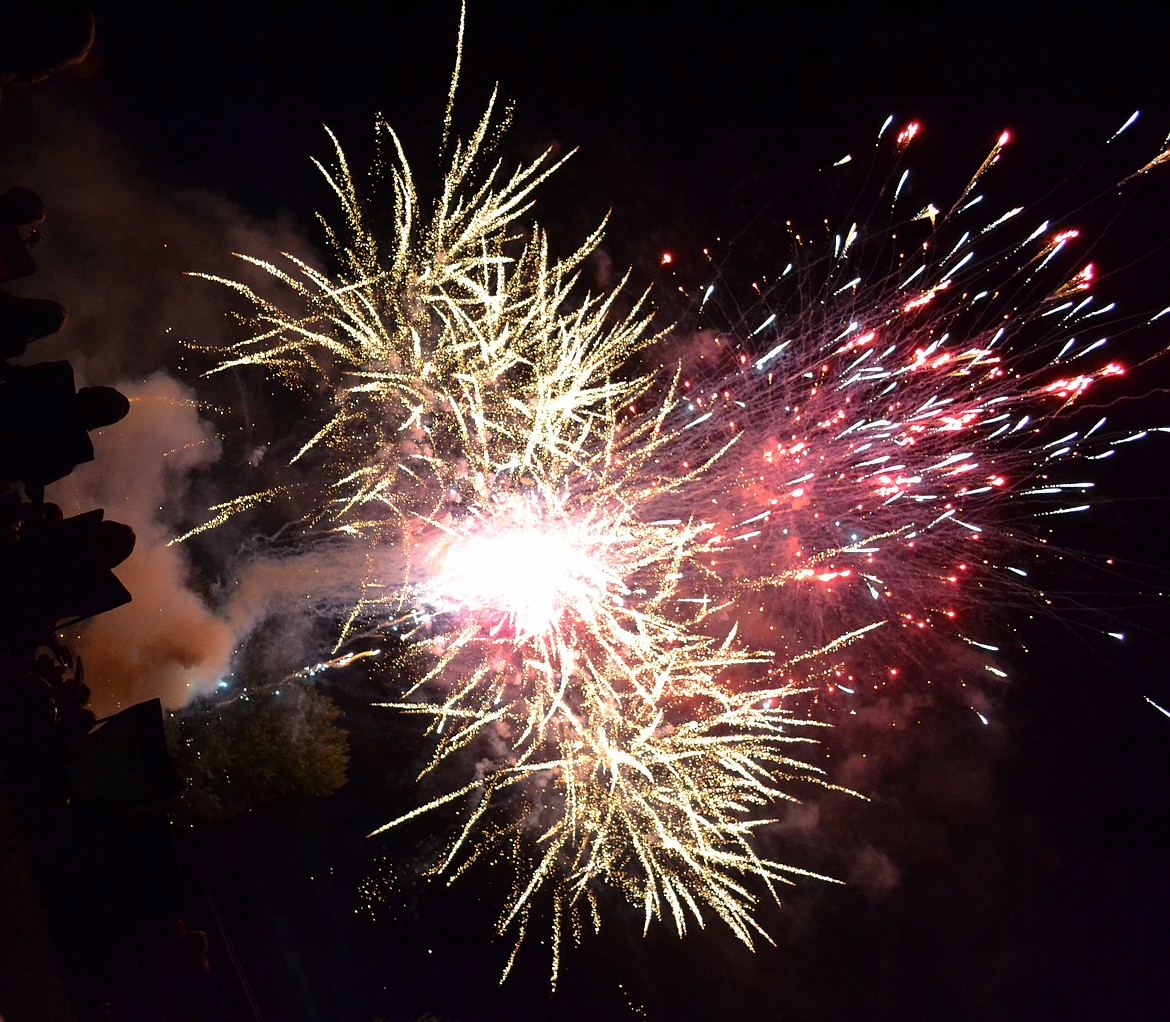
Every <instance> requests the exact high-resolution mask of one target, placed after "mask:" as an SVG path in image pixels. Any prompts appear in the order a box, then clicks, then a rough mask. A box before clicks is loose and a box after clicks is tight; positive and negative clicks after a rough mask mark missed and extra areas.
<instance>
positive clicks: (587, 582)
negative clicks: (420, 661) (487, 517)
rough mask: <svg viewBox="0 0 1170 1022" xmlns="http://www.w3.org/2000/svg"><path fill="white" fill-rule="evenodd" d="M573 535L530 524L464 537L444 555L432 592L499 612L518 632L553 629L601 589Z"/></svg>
mask: <svg viewBox="0 0 1170 1022" xmlns="http://www.w3.org/2000/svg"><path fill="white" fill-rule="evenodd" d="M600 574H601V573H600V572H599V570H598V567H597V565H595V564H594V563H593V562H592V560H591V559H590V558H589V557H588V556H587V555H586V554H585V553H584V552H583V551H582V550H581V549H580V548H579V546H578V545H577V544H575V543H574V542H573V538H572V537H570V536H567V535H563V534H561V533H557V532H549V531H545V530H543V529H540V528H537V527H534V526H523V527H519V528H506V529H504V530H501V531H498V532H492V531H485V532H479V533H476V534H474V535H467V536H462V537H460V538H458V539H457V540H455V541H454V542H452V543H451V544H449V545H448V546H447V547H446V549H445V550H444V551H443V554H442V561H441V568H440V571H439V574H438V576H437V577H436V579H435V581H434V583H433V586H432V587H431V589H432V593H433V594H434V595H436V596H438V597H439V598H440V599H441V601H442V602H443V603H445V604H448V605H450V606H452V607H457V608H460V609H463V610H467V611H472V612H489V613H490V612H499V614H500V615H501V621H500V623H503V621H504V620H505V619H506V620H507V621H508V622H510V624H511V625H512V627H514V628H515V629H516V631H517V632H519V633H521V634H527V635H532V634H539V633H541V632H545V631H548V630H549V629H550V628H552V627H554V626H555V625H556V624H557V623H558V621H559V620H560V618H561V617H562V615H563V614H564V612H565V609H566V608H567V607H569V606H570V605H574V604H580V603H581V602H582V601H583V600H590V599H596V598H597V596H599V595H600V594H601V592H603V591H604V588H605V587H604V582H603V580H602V579H601V578H600V577H599V575H600Z"/></svg>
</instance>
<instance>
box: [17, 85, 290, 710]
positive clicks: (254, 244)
mask: <svg viewBox="0 0 1170 1022" xmlns="http://www.w3.org/2000/svg"><path fill="white" fill-rule="evenodd" d="M22 100H23V102H22V103H20V104H11V103H10V104H6V105H5V108H4V110H3V116H2V117H0V154H2V156H0V183H3V185H4V187H8V186H10V185H14V184H23V185H27V186H28V187H31V188H33V189H34V190H35V191H37V192H38V193H39V194H40V195H41V197H42V198H43V199H44V202H45V206H46V210H47V217H46V220H45V222H44V223H43V224H42V225H40V230H41V239H42V240H41V241H40V243H39V244H38V245H37V247H36V248H35V249H34V258H35V259H36V262H37V273H36V275H35V276H33V277H31V278H28V279H27V280H24V281H20V282H17V285H16V286H14V287H12V290H13V291H15V292H19V293H23V294H27V295H30V296H36V297H51V298H53V299H54V300H57V301H59V302H61V303H62V304H63V305H64V306H65V307H66V309H67V310H68V313H69V321H68V322H67V323H66V325H65V327H64V328H63V329H62V330H61V331H60V333H58V334H57V335H54V336H52V337H49V338H45V339H43V340H41V341H38V342H36V343H34V344H33V345H31V346H30V349H29V351H28V353H27V354H26V355H25V356H24V358H23V359H22V360H21V361H24V362H26V363H32V362H42V361H50V360H54V359H68V360H69V361H70V362H71V363H72V364H73V366H74V370H75V375H76V377H77V383H78V386H85V385H90V386H93V385H112V386H116V387H118V388H119V389H120V390H122V391H123V392H124V393H125V394H126V395H127V396H128V397H129V398H130V399H131V402H132V404H131V413H130V415H129V416H128V417H127V418H126V419H124V420H123V421H121V422H119V423H117V424H115V425H114V426H111V427H108V428H107V429H105V430H103V431H101V432H100V433H97V434H94V436H93V439H94V447H95V452H96V459H95V461H94V462H93V463H91V464H87V465H83V466H80V467H79V468H78V469H76V470H75V471H74V473H73V474H72V475H70V476H69V477H67V478H66V479H64V480H62V481H61V482H59V483H57V484H55V485H54V486H52V487H50V488H49V492H48V494H47V499H49V500H51V501H54V502H56V503H58V504H60V505H61V506H62V509H63V510H64V512H65V513H66V514H73V513H77V512H80V511H85V510H89V509H91V508H94V507H102V508H105V509H106V513H107V517H109V518H112V519H114V520H116V521H121V522H125V523H126V524H128V525H130V526H131V527H132V528H133V529H134V531H135V533H136V536H137V544H136V547H135V550H134V553H133V554H132V555H131V556H130V558H129V559H128V560H127V561H125V562H123V564H122V565H120V566H119V567H118V568H117V569H116V574H118V576H119V577H120V578H121V580H122V582H123V583H124V584H125V585H126V587H127V588H128V589H129V590H130V592H131V594H132V596H133V602H131V603H130V604H128V605H126V606H124V607H121V608H118V609H117V610H115V611H112V612H109V613H107V614H104V615H100V616H99V617H97V618H95V619H94V620H93V621H92V622H90V623H88V624H86V625H84V626H83V627H82V628H81V630H80V631H79V633H78V634H77V635H76V636H75V637H73V645H74V648H75V649H76V651H77V652H79V653H80V654H81V656H82V658H83V660H84V662H85V666H86V678H87V681H88V684H89V685H90V687H91V689H92V690H93V696H92V704H93V706H94V708H95V709H96V710H97V711H99V712H111V711H113V710H116V709H117V708H119V707H121V706H125V705H128V704H130V703H133V702H137V701H139V700H141V699H147V698H152V697H155V696H157V697H160V698H161V699H162V700H163V702H164V704H165V705H167V706H170V707H177V706H181V705H182V704H183V703H185V702H186V701H187V700H188V699H189V698H190V697H191V695H193V694H195V693H197V692H201V691H206V690H207V689H209V688H210V687H213V686H214V685H215V683H216V681H217V680H218V679H219V678H221V677H222V676H223V675H224V674H225V673H226V672H227V671H228V670H229V668H230V664H231V659H232V655H233V652H234V651H235V650H236V649H237V647H238V646H239V644H240V642H241V640H242V639H243V638H244V637H245V636H246V635H247V633H248V631H249V630H250V629H251V628H253V627H255V625H256V624H257V623H258V622H259V621H260V620H261V618H262V617H263V616H264V615H265V614H266V613H268V612H269V611H270V610H271V609H272V608H273V604H274V601H277V600H279V599H280V598H281V596H282V594H283V595H288V596H289V597H290V599H291V595H290V594H291V593H292V592H293V591H295V590H297V589H303V586H300V585H299V584H298V582H297V581H296V579H297V577H298V575H299V573H300V572H301V571H303V570H306V566H305V565H304V564H302V563H300V562H296V561H292V560H288V559H286V560H284V561H281V562H279V563H275V562H274V563H273V564H267V565H266V564H263V563H253V564H251V565H247V564H245V563H243V561H242V559H241V557H240V552H239V551H238V550H232V549H230V545H231V544H234V545H236V546H237V547H238V546H239V544H240V538H239V535H238V534H229V535H228V536H225V537H224V538H222V539H213V540H212V541H211V545H210V546H208V547H207V548H206V552H207V553H208V556H209V559H210V560H211V561H213V562H218V564H219V569H218V570H220V571H224V572H227V571H232V572H238V573H239V577H238V578H237V579H236V581H235V584H233V585H231V586H230V588H228V589H227V590H221V589H220V587H219V585H218V582H217V581H216V580H215V579H213V578H209V577H207V576H208V572H207V570H206V567H204V570H203V571H196V570H195V569H194V568H193V566H192V564H191V561H190V557H189V553H188V551H187V549H186V548H185V547H182V546H170V545H168V544H169V543H170V540H171V539H172V538H173V537H174V536H176V535H177V534H179V533H180V532H181V531H182V530H183V529H184V528H185V527H187V526H189V525H190V524H191V523H192V522H198V521H200V520H203V519H205V518H206V517H208V514H207V512H206V510H205V509H206V507H207V504H208V503H209V502H211V501H212V500H214V499H215V490H216V488H217V486H219V487H223V491H222V492H225V493H226V494H227V495H228V496H234V495H235V494H237V493H239V492H246V490H243V489H239V488H237V487H238V486H239V485H240V483H241V481H243V485H244V486H245V487H246V486H247V485H248V481H247V474H248V473H250V472H253V471H254V470H255V465H256V463H258V462H259V460H260V458H259V457H258V456H256V455H255V453H254V454H253V456H252V457H251V458H250V459H248V458H247V457H245V458H243V459H240V463H239V464H236V463H234V460H233V461H228V460H226V459H228V458H231V457H232V454H231V451H229V450H228V448H227V447H225V445H224V443H223V442H222V440H221V438H220V437H219V436H217V432H216V428H215V426H214V425H213V424H212V422H211V421H210V419H209V418H208V417H207V416H205V415H204V414H202V413H201V411H200V406H199V404H198V402H197V400H196V396H195V391H194V389H193V383H194V378H195V376H196V372H197V370H198V368H199V365H200V362H199V356H198V355H197V354H195V355H193V354H192V352H191V349H190V348H189V347H187V346H185V345H184V341H190V340H194V341H196V342H197V343H199V344H203V345H206V344H215V343H217V342H221V341H222V339H223V338H224V337H225V336H226V335H227V332H228V330H229V329H230V327H231V323H230V322H229V321H228V319H227V317H226V312H227V307H226V301H227V296H226V293H225V292H224V291H223V289H216V288H214V287H212V286H211V285H209V284H207V283H206V282H203V281H199V280H193V279H191V278H189V277H187V276H185V274H186V273H189V272H191V271H203V272H209V273H218V274H223V275H230V276H233V277H236V278H239V279H244V280H249V274H248V266H247V265H246V264H244V263H242V262H240V261H239V260H235V259H233V258H232V256H231V253H232V252H233V251H240V252H248V253H250V254H255V255H260V256H262V257H263V256H269V257H273V258H275V257H276V256H277V255H278V253H280V252H282V251H296V252H298V253H299V254H302V255H303V254H304V253H305V252H306V249H307V248H308V246H307V244H306V242H305V241H304V239H303V237H302V236H301V235H300V234H298V233H297V232H296V231H295V230H294V228H293V227H292V226H291V225H290V224H289V223H287V222H281V223H263V222H260V221H258V220H256V219H255V218H254V217H252V216H250V215H249V214H247V213H246V212H245V211H244V210H242V209H241V208H240V207H239V206H237V205H236V204H234V203H233V202H231V201H230V200H228V199H226V198H224V197H222V196H219V195H215V194H212V193H210V192H206V191H196V190H185V191H175V190H168V189H165V188H163V187H161V186H160V185H158V184H156V183H154V182H152V181H150V180H148V179H147V178H146V177H145V176H144V175H143V174H142V173H140V172H139V170H138V169H137V168H136V166H135V163H134V160H133V159H132V157H131V156H130V155H129V154H128V153H127V152H125V151H124V150H123V148H122V147H121V146H120V145H119V144H118V142H117V140H116V139H114V138H113V137H111V135H110V134H109V133H108V132H106V131H105V130H104V129H103V128H101V127H100V126H99V125H97V124H96V123H94V121H93V120H92V119H91V118H89V117H88V116H86V115H84V114H81V113H79V112H78V111H77V110H73V109H67V108H66V107H64V106H63V105H62V104H61V103H60V102H59V101H58V100H56V99H54V98H53V96H52V95H51V94H45V95H44V96H41V95H38V94H31V95H29V96H27V97H22ZM249 282H250V283H253V281H251V280H249ZM254 283H256V284H257V285H258V286H261V285H262V283H263V280H257V281H255V282H254ZM201 389H202V388H201ZM225 451H226V452H227V453H225ZM249 460H250V461H251V464H249ZM212 469H213V470H214V473H213V476H212V475H201V473H208V472H209V470H212ZM213 479H214V480H219V482H218V483H216V482H214V481H213ZM196 484H197V485H198V489H195V488H193V487H194V486H195V485H196ZM307 570H310V571H311V570H312V569H307ZM214 573H215V572H214V571H213V572H212V573H211V574H214ZM274 576H279V577H280V581H277V580H276V579H275V578H274Z"/></svg>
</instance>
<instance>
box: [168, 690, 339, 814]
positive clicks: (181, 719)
mask: <svg viewBox="0 0 1170 1022" xmlns="http://www.w3.org/2000/svg"><path fill="white" fill-rule="evenodd" d="M340 713H341V711H340V710H339V709H338V707H337V706H336V704H334V703H333V702H332V701H331V700H330V699H329V698H327V697H326V696H324V695H322V694H321V693H320V692H318V691H317V690H316V689H315V688H312V687H311V686H309V685H306V684H303V683H299V682H285V683H282V684H281V685H280V686H279V687H277V688H271V689H266V690H259V691H243V692H241V693H240V694H239V695H236V696H234V697H233V698H231V699H227V700H220V701H214V700H210V699H203V700H197V701H196V702H194V703H192V704H191V705H190V706H189V707H187V708H186V709H184V710H182V711H180V712H176V713H173V714H171V715H170V716H169V718H168V721H167V725H168V727H167V730H168V740H169V742H170V745H171V749H172V753H173V755H174V758H175V763H176V766H177V767H178V770H179V773H180V774H181V775H182V777H183V778H184V780H185V781H186V783H187V788H186V791H185V792H184V793H183V797H182V800H181V806H182V809H183V811H184V812H185V813H186V815H188V816H189V817H191V818H193V819H195V820H203V821H209V820H216V819H222V818H224V817H228V816H233V815H235V814H237V813H241V812H244V811H246V810H248V809H252V808H254V807H256V806H259V805H263V804H264V803H267V802H272V801H274V800H276V799H279V798H283V797H290V796H291V797H302V798H303V797H316V798H323V797H325V796H327V795H331V794H333V792H335V791H337V790H338V789H339V788H340V787H341V786H342V785H343V784H344V783H345V771H346V766H347V764H348V762H349V740H348V737H347V735H346V732H345V731H343V730H342V729H341V728H339V727H338V726H337V718H338V716H339V715H340Z"/></svg>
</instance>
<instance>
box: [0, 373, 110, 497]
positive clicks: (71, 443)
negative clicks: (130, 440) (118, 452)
mask: <svg viewBox="0 0 1170 1022" xmlns="http://www.w3.org/2000/svg"><path fill="white" fill-rule="evenodd" d="M129 411H130V402H129V401H128V400H127V399H126V397H125V395H123V394H122V393H120V392H119V391H117V390H114V389H113V388H112V387H82V388H81V390H78V389H77V388H76V387H75V385H74V382H73V367H72V366H71V365H70V364H69V363H68V362H41V363H38V364H37V365H32V366H9V367H8V368H7V369H6V370H5V371H4V373H3V375H2V376H0V482H9V483H11V482H20V483H23V484H24V490H25V493H26V494H28V496H29V497H31V498H32V499H33V500H35V501H37V502H38V503H39V502H40V501H41V500H43V499H44V492H45V486H46V485H48V484H49V483H52V482H56V481H57V480H58V479H62V478H64V477H65V476H67V475H68V474H69V473H70V472H72V471H73V470H74V469H75V468H76V467H77V466H78V465H80V464H82V463H84V462H87V461H93V442H92V441H91V440H90V438H89V431H90V430H93V429H101V428H102V427H103V426H110V425H113V423H115V422H118V421H119V420H120V419H123V418H125V416H126V414H127V413H128V412H129Z"/></svg>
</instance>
